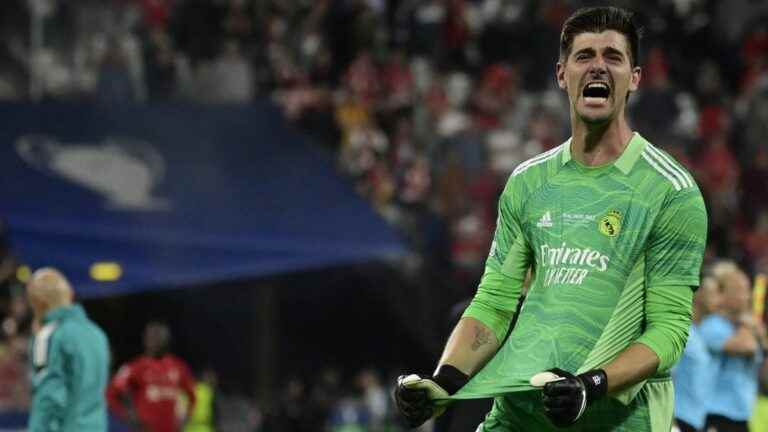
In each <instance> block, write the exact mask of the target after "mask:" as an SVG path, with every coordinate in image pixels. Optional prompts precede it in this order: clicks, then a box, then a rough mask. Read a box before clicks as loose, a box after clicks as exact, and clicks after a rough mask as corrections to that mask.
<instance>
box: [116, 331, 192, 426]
mask: <svg viewBox="0 0 768 432" xmlns="http://www.w3.org/2000/svg"><path fill="white" fill-rule="evenodd" d="M170 344H171V331H170V329H169V328H168V326H167V325H165V324H162V323H158V322H150V323H149V324H147V326H146V328H145V329H144V355H142V356H140V357H138V358H136V359H134V360H133V361H131V362H129V363H127V364H125V365H123V366H122V367H121V368H120V370H119V371H118V372H117V374H116V375H115V377H114V378H113V379H112V382H111V383H110V385H109V390H108V391H107V398H108V400H109V407H110V409H111V410H112V411H113V412H114V413H115V414H116V415H118V416H119V417H120V418H122V419H124V420H127V421H128V422H129V423H130V426H131V427H132V428H133V430H135V431H142V432H143V431H147V432H179V431H180V430H182V428H183V426H184V424H185V423H186V422H187V419H188V418H189V413H191V412H193V410H194V408H195V401H196V398H195V380H194V378H193V377H192V373H191V372H190V370H189V366H187V363H186V362H184V361H183V360H182V359H180V358H178V357H176V356H175V355H173V354H171V353H170ZM183 395H186V397H187V400H188V404H187V408H186V409H181V408H180V407H182V406H183V404H182V403H181V400H180V397H182V396H183ZM180 411H181V412H180Z"/></svg>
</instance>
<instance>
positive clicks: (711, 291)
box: [672, 277, 722, 432]
mask: <svg viewBox="0 0 768 432" xmlns="http://www.w3.org/2000/svg"><path fill="white" fill-rule="evenodd" d="M721 302H722V294H721V293H720V288H719V286H718V284H717V281H716V280H715V279H714V278H711V277H707V278H704V279H703V280H702V281H701V287H699V289H698V290H697V291H696V295H695V296H694V298H693V322H692V323H691V329H690V331H689V333H688V342H687V343H686V345H685V350H684V351H683V355H682V357H681V358H680V362H679V363H678V364H677V365H676V366H675V367H674V368H673V369H672V381H673V382H674V384H675V424H676V427H677V429H676V430H677V431H680V432H696V431H701V430H703V429H704V423H705V422H706V420H707V400H708V399H709V398H710V397H711V395H712V392H713V391H714V386H715V382H714V380H715V375H714V374H713V373H712V370H713V368H714V367H715V365H713V364H712V361H713V359H712V355H711V354H710V352H709V350H708V349H707V345H706V343H705V342H704V340H703V339H702V338H701V335H700V334H699V328H698V326H699V324H700V323H701V322H702V320H704V318H706V317H707V316H709V315H710V314H712V313H715V312H717V311H718V310H719V309H720V304H721ZM673 430H675V429H673Z"/></svg>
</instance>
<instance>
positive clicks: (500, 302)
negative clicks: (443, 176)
mask: <svg viewBox="0 0 768 432" xmlns="http://www.w3.org/2000/svg"><path fill="white" fill-rule="evenodd" d="M639 39H640V38H639V31H638V28H637V27H636V26H635V24H634V22H633V19H632V14H631V13H629V12H627V11H625V10H623V9H618V8H613V7H601V8H590V9H581V10H579V11H577V12H576V13H575V14H574V15H572V16H571V17H570V18H569V19H568V20H567V21H566V22H565V24H564V25H563V30H562V34H561V39H560V59H559V62H558V63H557V69H556V71H557V73H556V76H557V82H558V84H559V86H560V87H561V88H562V89H563V90H565V91H566V93H567V94H568V100H569V104H570V118H571V132H572V136H571V138H570V139H569V140H568V141H566V142H565V143H563V144H562V145H560V146H558V147H556V148H554V149H552V150H550V151H548V152H545V153H542V154H540V155H538V156H536V157H534V158H532V159H530V160H528V161H526V162H523V163H522V164H520V165H519V166H518V167H517V168H516V169H515V170H514V171H513V173H512V175H511V176H510V177H509V180H508V182H507V184H506V187H505V188H504V192H503V193H502V195H501V198H500V199H499V206H498V207H499V217H498V221H497V226H496V233H495V236H494V241H493V243H492V245H491V248H490V252H489V255H488V258H487V261H486V266H485V273H484V274H483V277H482V279H481V281H480V284H479V287H478V290H477V293H476V295H475V297H474V299H473V300H472V302H471V304H470V305H469V306H468V307H467V309H466V310H465V312H464V314H463V317H462V319H461V320H460V321H459V323H458V325H457V326H456V328H455V329H454V330H453V333H452V334H451V336H450V338H449V339H448V342H447V344H446V346H445V349H444V351H443V354H442V356H441V358H440V360H439V363H438V366H437V369H436V370H435V372H434V374H433V375H432V376H429V375H415V374H414V375H408V376H401V377H400V378H399V379H398V383H397V387H396V389H395V392H394V393H395V394H394V397H395V401H396V402H397V406H398V409H399V410H400V412H401V414H402V415H403V417H405V419H406V421H407V422H408V424H409V425H411V426H413V427H415V426H418V425H420V424H422V423H424V422H425V421H426V420H428V419H430V418H432V417H435V416H437V415H439V414H441V413H442V411H443V410H444V409H445V405H446V404H447V403H449V402H450V401H451V400H456V399H469V398H483V397H494V404H493V408H492V410H491V412H490V413H488V415H487V416H486V418H485V420H484V421H483V422H482V424H481V425H479V426H478V428H477V431H486V432H495V431H526V432H527V431H549V430H561V429H565V430H571V431H590V432H592V431H632V432H641V431H654V432H655V431H659V432H662V431H663V432H668V431H669V430H670V427H671V424H672V409H673V400H672V398H673V388H672V381H671V379H670V374H669V370H670V368H671V367H672V366H673V365H674V363H675V362H676V361H677V359H678V358H679V356H680V354H681V352H682V351H683V347H684V346H685V343H686V339H687V337H688V328H689V325H690V320H691V303H692V298H693V291H694V290H695V289H696V287H697V286H698V284H699V271H700V267H701V262H702V257H703V252H704V245H705V242H706V231H707V215H706V210H705V208H704V202H703V200H702V197H701V193H700V192H699V189H698V187H697V185H696V183H695V182H694V180H693V178H692V177H691V175H690V174H689V173H688V172H687V171H686V170H685V169H684V168H683V167H682V166H681V165H680V164H679V163H678V162H677V161H675V160H674V159H673V158H672V157H670V156H669V155H668V154H667V153H665V152H664V151H662V150H660V149H658V148H656V147H655V146H653V145H652V144H651V143H649V142H648V141H646V140H645V139H644V138H643V137H642V136H641V135H640V134H638V133H637V132H633V131H632V130H631V129H630V127H629V125H628V124H627V120H626V117H625V107H626V103H627V99H628V97H629V94H630V93H632V92H634V91H635V90H637V88H638V85H639V83H640V77H641V69H640V67H639V66H638V64H637V61H638V45H639ZM529 269H530V270H531V272H532V281H531V285H530V289H529V290H528V293H527V295H526V297H525V300H524V302H523V304H522V306H521V308H520V311H519V316H518V318H517V323H516V325H515V327H514V328H513V329H512V330H511V332H510V333H509V335H507V329H508V326H509V323H510V321H511V319H512V318H513V315H514V313H515V311H516V309H517V304H518V301H519V300H520V298H521V290H522V285H523V281H524V279H525V276H526V273H527V272H528V270H529Z"/></svg>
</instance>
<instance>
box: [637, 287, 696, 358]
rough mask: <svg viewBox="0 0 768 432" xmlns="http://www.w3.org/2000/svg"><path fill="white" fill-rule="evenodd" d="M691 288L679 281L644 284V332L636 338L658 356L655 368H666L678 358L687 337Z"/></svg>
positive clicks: (691, 304)
mask: <svg viewBox="0 0 768 432" xmlns="http://www.w3.org/2000/svg"><path fill="white" fill-rule="evenodd" d="M692 307H693V289H691V287H690V286H683V285H664V286H652V287H648V290H647V293H646V299H645V317H646V328H645V332H644V333H643V334H642V335H640V337H639V338H638V339H637V341H636V342H637V343H641V344H643V345H645V346H647V347H648V348H650V349H651V350H652V351H653V352H654V353H656V355H657V356H658V357H659V367H658V368H657V372H666V371H668V370H669V369H671V368H672V366H673V365H674V364H675V363H676V362H677V360H678V359H679V358H680V355H681V354H682V353H683V349H685V343H686V341H687V340H688V330H689V329H690V326H691V314H692Z"/></svg>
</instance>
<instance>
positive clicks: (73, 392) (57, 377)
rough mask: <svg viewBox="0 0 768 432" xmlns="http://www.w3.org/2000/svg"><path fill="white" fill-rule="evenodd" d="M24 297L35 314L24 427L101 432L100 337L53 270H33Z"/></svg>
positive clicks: (103, 372)
mask: <svg viewBox="0 0 768 432" xmlns="http://www.w3.org/2000/svg"><path fill="white" fill-rule="evenodd" d="M27 296H28V298H29V304H30V306H31V308H32V311H33V313H34V318H35V325H34V328H35V334H34V338H33V339H32V343H31V351H32V352H31V353H30V356H29V358H30V359H31V361H32V368H31V371H32V374H31V376H32V386H33V396H32V406H31V407H30V413H29V431H30V432H38V431H39V432H51V431H57V432H58V431H62V432H92V431H93V432H95V431H100V432H103V431H106V430H107V404H106V400H105V398H104V392H105V390H106V386H107V381H108V379H109V342H108V340H107V337H106V335H105V334H104V332H103V331H102V330H101V329H100V328H99V326H98V325H96V324H95V323H94V322H93V321H91V320H89V319H88V317H87V316H86V314H85V311H83V308H82V307H81V306H80V305H77V304H72V298H73V292H72V287H71V286H70V285H69V282H68V281H67V279H66V278H65V277H64V275H62V274H61V273H59V272H58V271H56V270H54V269H50V268H43V269H40V270H38V271H36V272H35V273H34V274H33V275H32V277H31V279H30V281H29V283H28V284H27Z"/></svg>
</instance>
